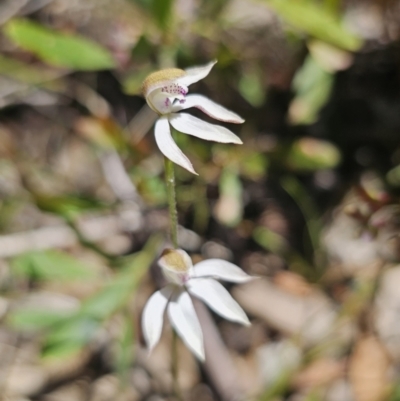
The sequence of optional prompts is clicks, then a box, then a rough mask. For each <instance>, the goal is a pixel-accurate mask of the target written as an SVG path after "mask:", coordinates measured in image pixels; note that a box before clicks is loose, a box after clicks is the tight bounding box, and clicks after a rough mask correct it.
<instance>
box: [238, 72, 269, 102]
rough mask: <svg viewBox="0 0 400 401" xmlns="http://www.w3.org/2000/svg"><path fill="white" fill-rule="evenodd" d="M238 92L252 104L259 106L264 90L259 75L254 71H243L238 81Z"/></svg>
mask: <svg viewBox="0 0 400 401" xmlns="http://www.w3.org/2000/svg"><path fill="white" fill-rule="evenodd" d="M238 89H239V92H240V94H241V95H242V96H243V98H244V99H246V100H247V101H248V102H249V103H250V104H251V105H252V106H254V107H259V106H261V105H262V104H263V103H264V100H265V91H266V89H265V88H264V85H263V84H262V81H261V76H260V74H259V73H257V72H256V71H249V72H245V73H244V74H243V75H242V77H241V78H240V81H239V86H238Z"/></svg>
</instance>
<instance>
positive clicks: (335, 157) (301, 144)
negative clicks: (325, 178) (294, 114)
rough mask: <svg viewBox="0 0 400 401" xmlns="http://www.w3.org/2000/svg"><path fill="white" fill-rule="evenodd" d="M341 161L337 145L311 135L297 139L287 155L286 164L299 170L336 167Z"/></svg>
mask: <svg viewBox="0 0 400 401" xmlns="http://www.w3.org/2000/svg"><path fill="white" fill-rule="evenodd" d="M339 162H340V152H339V149H338V148H337V147H336V146H335V145H333V144H332V143H330V142H328V141H324V140H322V139H316V138H310V137H304V138H301V139H299V140H297V141H295V142H294V143H293V144H292V146H291V148H290V149H289V152H288V154H287V156H286V164H287V165H288V166H289V167H290V168H291V169H293V170H298V171H315V170H323V169H329V168H334V167H336V166H337V165H338V163H339Z"/></svg>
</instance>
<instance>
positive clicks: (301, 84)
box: [289, 56, 333, 124]
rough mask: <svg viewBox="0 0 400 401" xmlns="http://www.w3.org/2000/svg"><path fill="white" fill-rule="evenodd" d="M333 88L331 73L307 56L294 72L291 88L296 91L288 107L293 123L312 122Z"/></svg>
mask: <svg viewBox="0 0 400 401" xmlns="http://www.w3.org/2000/svg"><path fill="white" fill-rule="evenodd" d="M332 88H333V74H332V73H330V72H328V71H326V70H324V69H323V68H322V67H321V66H320V65H319V64H318V63H317V62H316V61H315V60H314V59H313V57H311V56H309V57H307V59H306V60H305V62H304V64H303V65H302V67H301V68H300V69H299V70H298V71H297V72H296V75H295V77H294V80H293V89H294V91H295V93H296V96H295V98H294V99H293V100H292V102H291V104H290V108H289V117H290V121H291V122H292V123H294V124H312V123H314V122H315V121H316V120H317V117H318V113H319V111H320V110H321V108H322V107H323V106H324V105H325V104H326V102H327V101H328V99H329V96H330V94H331V91H332Z"/></svg>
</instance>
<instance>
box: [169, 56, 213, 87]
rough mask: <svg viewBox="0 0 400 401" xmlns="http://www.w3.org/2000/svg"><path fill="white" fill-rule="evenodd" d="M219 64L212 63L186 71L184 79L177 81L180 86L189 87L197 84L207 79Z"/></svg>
mask: <svg viewBox="0 0 400 401" xmlns="http://www.w3.org/2000/svg"><path fill="white" fill-rule="evenodd" d="M216 63H217V60H214V61H211V62H209V63H208V64H206V65H202V66H198V67H191V68H187V69H186V70H185V72H186V74H185V75H184V76H183V77H179V78H177V79H176V80H175V82H177V83H178V84H180V85H185V86H189V85H191V84H194V83H195V82H198V81H200V80H201V79H203V78H205V77H206V76H207V75H208V74H209V73H210V71H211V69H212V68H213V67H214V65H215V64H216Z"/></svg>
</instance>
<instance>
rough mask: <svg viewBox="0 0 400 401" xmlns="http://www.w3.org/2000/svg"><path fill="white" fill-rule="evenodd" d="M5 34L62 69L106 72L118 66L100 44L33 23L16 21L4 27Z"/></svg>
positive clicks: (21, 20)
mask: <svg viewBox="0 0 400 401" xmlns="http://www.w3.org/2000/svg"><path fill="white" fill-rule="evenodd" d="M4 32H5V34H6V35H7V36H8V37H9V38H10V39H12V40H13V41H14V42H15V43H16V44H17V45H19V46H21V47H22V48H23V49H26V50H29V51H31V52H33V53H34V54H35V55H37V56H38V57H39V58H41V59H42V60H43V61H45V62H47V63H49V64H52V65H55V66H58V67H65V68H72V69H75V70H104V69H110V68H112V67H114V65H115V63H114V61H113V58H112V56H111V55H110V54H109V53H108V52H107V50H105V49H104V48H102V47H101V46H99V45H98V44H97V43H95V42H92V41H90V40H88V39H86V38H83V37H80V36H78V35H68V34H63V33H60V32H57V31H52V30H50V29H47V28H45V27H43V26H41V25H39V24H37V23H34V22H32V21H29V20H23V19H14V20H12V21H10V22H9V23H8V24H7V25H6V26H5V27H4Z"/></svg>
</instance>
